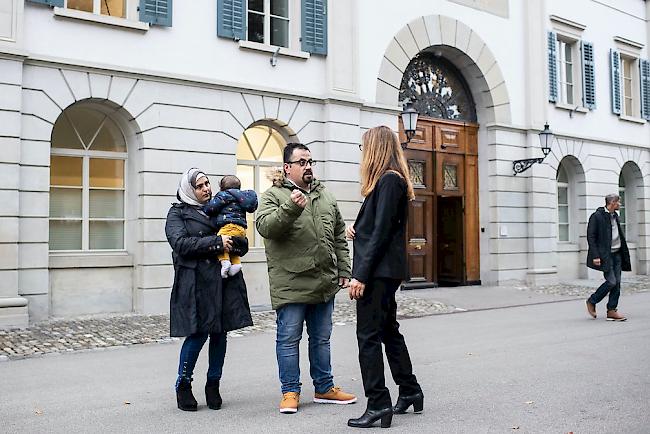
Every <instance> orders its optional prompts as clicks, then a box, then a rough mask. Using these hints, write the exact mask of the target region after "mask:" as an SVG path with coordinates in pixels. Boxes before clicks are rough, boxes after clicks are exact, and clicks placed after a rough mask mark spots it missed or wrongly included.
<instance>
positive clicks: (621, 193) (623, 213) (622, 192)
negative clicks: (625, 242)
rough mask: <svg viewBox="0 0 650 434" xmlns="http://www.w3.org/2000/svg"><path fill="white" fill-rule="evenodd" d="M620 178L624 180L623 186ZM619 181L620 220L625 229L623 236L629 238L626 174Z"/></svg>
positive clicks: (622, 227)
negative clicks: (627, 231) (627, 228)
mask: <svg viewBox="0 0 650 434" xmlns="http://www.w3.org/2000/svg"><path fill="white" fill-rule="evenodd" d="M620 179H622V180H623V186H621V181H620ZM620 179H619V182H618V195H619V197H620V202H619V204H620V206H619V210H618V215H619V221H620V223H621V229H622V230H623V236H625V237H626V238H627V233H626V227H627V224H626V220H627V213H626V210H625V200H626V195H625V176H623V175H621V177H620Z"/></svg>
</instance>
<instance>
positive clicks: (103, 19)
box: [54, 7, 149, 31]
mask: <svg viewBox="0 0 650 434" xmlns="http://www.w3.org/2000/svg"><path fill="white" fill-rule="evenodd" d="M54 15H55V16H57V17H64V18H72V19H75V20H82V21H89V22H93V23H100V24H106V25H109V26H116V27H124V28H127V29H134V30H142V31H147V30H149V23H143V22H140V21H132V20H127V19H126V18H116V17H111V16H108V15H99V14H93V13H91V12H84V11H77V10H74V9H66V8H59V7H55V8H54Z"/></svg>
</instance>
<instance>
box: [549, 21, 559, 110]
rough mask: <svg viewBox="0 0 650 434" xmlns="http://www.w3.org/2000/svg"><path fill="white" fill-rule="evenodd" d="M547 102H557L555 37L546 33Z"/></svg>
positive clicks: (553, 33)
mask: <svg viewBox="0 0 650 434" xmlns="http://www.w3.org/2000/svg"><path fill="white" fill-rule="evenodd" d="M548 100H549V101H550V102H557V35H556V34H555V32H548Z"/></svg>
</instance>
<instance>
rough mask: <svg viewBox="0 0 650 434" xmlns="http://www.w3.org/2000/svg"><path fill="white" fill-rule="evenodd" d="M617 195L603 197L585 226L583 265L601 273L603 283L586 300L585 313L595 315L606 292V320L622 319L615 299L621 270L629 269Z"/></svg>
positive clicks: (628, 255) (627, 252) (619, 284)
mask: <svg viewBox="0 0 650 434" xmlns="http://www.w3.org/2000/svg"><path fill="white" fill-rule="evenodd" d="M620 200H621V198H620V197H619V196H618V195H617V194H608V195H607V196H605V206H604V207H600V208H598V209H597V210H596V211H595V212H594V213H593V214H592V215H591V217H589V224H588V226H587V242H588V243H589V252H588V253H587V267H589V268H593V269H594V270H599V271H602V272H603V275H604V276H605V282H603V284H602V285H600V286H599V287H598V289H597V290H596V292H594V293H593V294H591V296H590V297H589V298H588V299H587V312H589V315H591V317H592V318H596V305H597V304H598V303H599V302H600V301H601V300H602V299H603V298H605V296H606V295H607V294H608V293H609V299H608V300H607V320H608V321H625V320H627V318H625V316H623V315H622V314H621V313H619V312H618V310H617V307H618V298H619V296H620V295H621V271H632V266H631V263H630V251H629V250H628V248H627V243H626V242H625V234H624V233H623V231H622V230H621V224H620V222H619V219H618V214H617V213H616V211H617V210H618V209H619V208H620Z"/></svg>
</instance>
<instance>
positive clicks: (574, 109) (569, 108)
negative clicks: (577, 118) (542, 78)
mask: <svg viewBox="0 0 650 434" xmlns="http://www.w3.org/2000/svg"><path fill="white" fill-rule="evenodd" d="M555 107H556V108H559V109H561V110H567V111H570V112H576V113H582V114H585V113H589V109H588V108H585V107H582V106H572V105H570V104H565V103H563V102H556V103H555Z"/></svg>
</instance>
